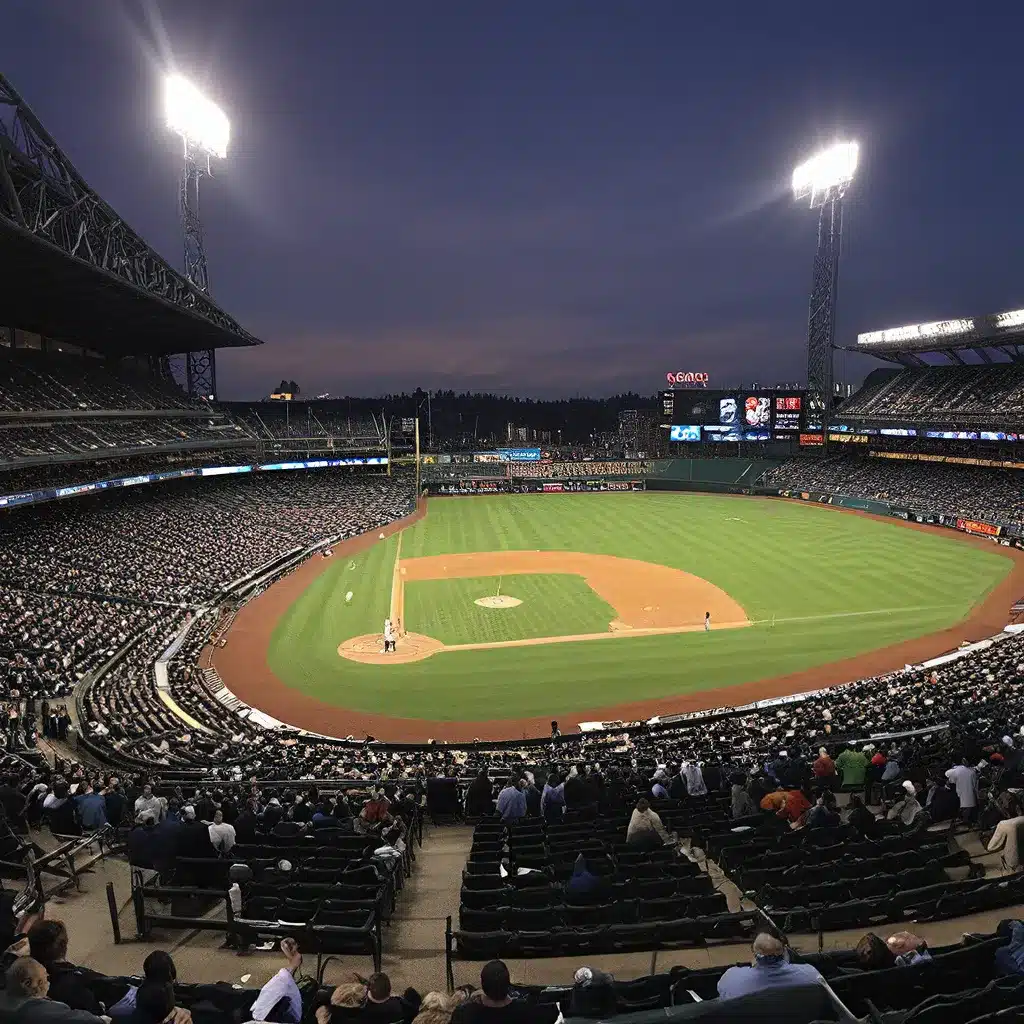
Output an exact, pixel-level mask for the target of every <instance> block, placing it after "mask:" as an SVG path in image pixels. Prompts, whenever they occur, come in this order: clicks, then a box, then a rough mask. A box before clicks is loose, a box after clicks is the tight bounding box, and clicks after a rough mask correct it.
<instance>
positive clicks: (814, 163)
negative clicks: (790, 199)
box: [793, 142, 860, 205]
mask: <svg viewBox="0 0 1024 1024" xmlns="http://www.w3.org/2000/svg"><path fill="white" fill-rule="evenodd" d="M859 152H860V147H859V146H858V145H857V143H856V142H837V143H835V145H832V146H829V148H828V149H823V150H822V151H821V152H820V153H818V154H816V155H815V156H812V157H811V159H810V160H806V161H805V162H804V163H802V164H800V166H799V167H797V169H796V170H795V171H794V172H793V196H794V197H795V198H796V199H804V198H806V197H807V196H810V197H811V203H812V205H813V203H814V201H815V199H816V198H818V197H821V196H823V195H827V194H828V193H829V192H830V191H832V190H833V189H838V190H839V191H840V192H842V191H845V189H846V187H847V185H849V184H850V182H851V181H853V175H854V173H855V172H856V170H857V157H858V154H859Z"/></svg>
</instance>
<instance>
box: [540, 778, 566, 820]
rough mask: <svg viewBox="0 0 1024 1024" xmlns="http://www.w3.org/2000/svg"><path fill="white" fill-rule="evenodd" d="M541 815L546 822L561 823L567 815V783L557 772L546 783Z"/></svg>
mask: <svg viewBox="0 0 1024 1024" xmlns="http://www.w3.org/2000/svg"><path fill="white" fill-rule="evenodd" d="M540 813H541V814H542V815H543V817H544V820H545V821H551V822H559V821H561V820H562V815H563V814H565V783H563V782H562V781H561V779H560V778H559V776H558V773H557V772H552V773H551V774H550V775H549V776H548V781H547V782H545V783H544V792H543V793H541V795H540Z"/></svg>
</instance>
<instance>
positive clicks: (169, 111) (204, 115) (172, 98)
mask: <svg viewBox="0 0 1024 1024" xmlns="http://www.w3.org/2000/svg"><path fill="white" fill-rule="evenodd" d="M164 111H165V113H166V116H167V127H168V128H170V129H171V131H173V132H176V133H177V134H178V135H180V136H181V137H182V138H183V139H184V140H185V142H186V144H188V145H190V146H192V147H194V148H195V149H197V150H200V151H201V152H203V153H208V154H209V155H210V156H215V157H219V158H220V159H221V160H223V159H224V157H226V156H227V155H228V137H229V136H230V134H231V125H230V123H229V122H228V118H227V115H226V114H225V113H224V111H223V110H221V109H220V107H218V106H217V104H216V103H214V102H212V101H211V100H208V99H207V98H206V97H205V96H204V95H203V94H202V93H201V92H200V91H199V90H198V89H197V88H196V87H195V86H194V85H193V84H192V83H191V82H190V81H188V79H186V78H182V76H181V75H168V76H167V78H166V80H165V81H164Z"/></svg>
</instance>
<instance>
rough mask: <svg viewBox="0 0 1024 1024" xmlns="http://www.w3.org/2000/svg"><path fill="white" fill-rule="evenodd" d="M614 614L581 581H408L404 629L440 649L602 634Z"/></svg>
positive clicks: (547, 577)
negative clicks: (511, 603)
mask: <svg viewBox="0 0 1024 1024" xmlns="http://www.w3.org/2000/svg"><path fill="white" fill-rule="evenodd" d="M499 580H500V581H501V593H502V594H504V595H505V596H507V597H516V598H518V599H519V600H520V601H522V602H523V603H522V604H520V605H517V606H516V607H515V608H481V607H480V605H478V604H474V602H475V601H476V600H477V598H480V597H492V596H493V595H494V594H496V593H497V592H498V583H499ZM614 618H615V609H614V608H613V607H612V606H611V605H610V604H608V602H607V601H605V600H603V599H602V598H601V597H599V596H598V595H597V594H595V593H594V591H593V590H591V589H590V587H588V586H587V584H586V582H585V581H584V579H583V577H582V576H573V575H567V574H563V573H536V574H533V573H527V574H524V575H522V576H504V577H499V576H476V577H465V578H461V579H452V580H414V581H412V582H411V583H406V585H405V622H404V625H405V628H406V629H408V630H410V631H411V632H414V633H423V634H425V635H426V636H432V637H434V638H435V639H436V640H440V641H441V642H442V643H445V644H472V643H494V642H496V641H500V640H526V639H528V638H530V637H541V636H568V635H572V634H575V633H606V632H607V631H608V624H609V623H610V622H611V621H612V619H614Z"/></svg>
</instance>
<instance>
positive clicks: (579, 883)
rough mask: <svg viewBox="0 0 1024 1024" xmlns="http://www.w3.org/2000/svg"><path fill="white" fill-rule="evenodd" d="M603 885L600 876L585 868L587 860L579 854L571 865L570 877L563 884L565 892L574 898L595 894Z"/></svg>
mask: <svg viewBox="0 0 1024 1024" xmlns="http://www.w3.org/2000/svg"><path fill="white" fill-rule="evenodd" d="M603 884H604V883H603V879H602V878H601V876H600V875H595V874H594V873H593V872H591V870H590V869H589V868H588V867H587V858H586V857H584V856H583V854H582V853H581V854H580V855H579V856H578V857H577V858H576V863H575V864H573V867H572V875H571V877H570V878H569V879H568V881H567V882H566V883H565V891H566V892H567V893H572V894H573V895H574V896H585V895H588V894H589V893H592V892H595V891H596V890H597V889H599V888H600V887H601V886H602V885H603Z"/></svg>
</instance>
